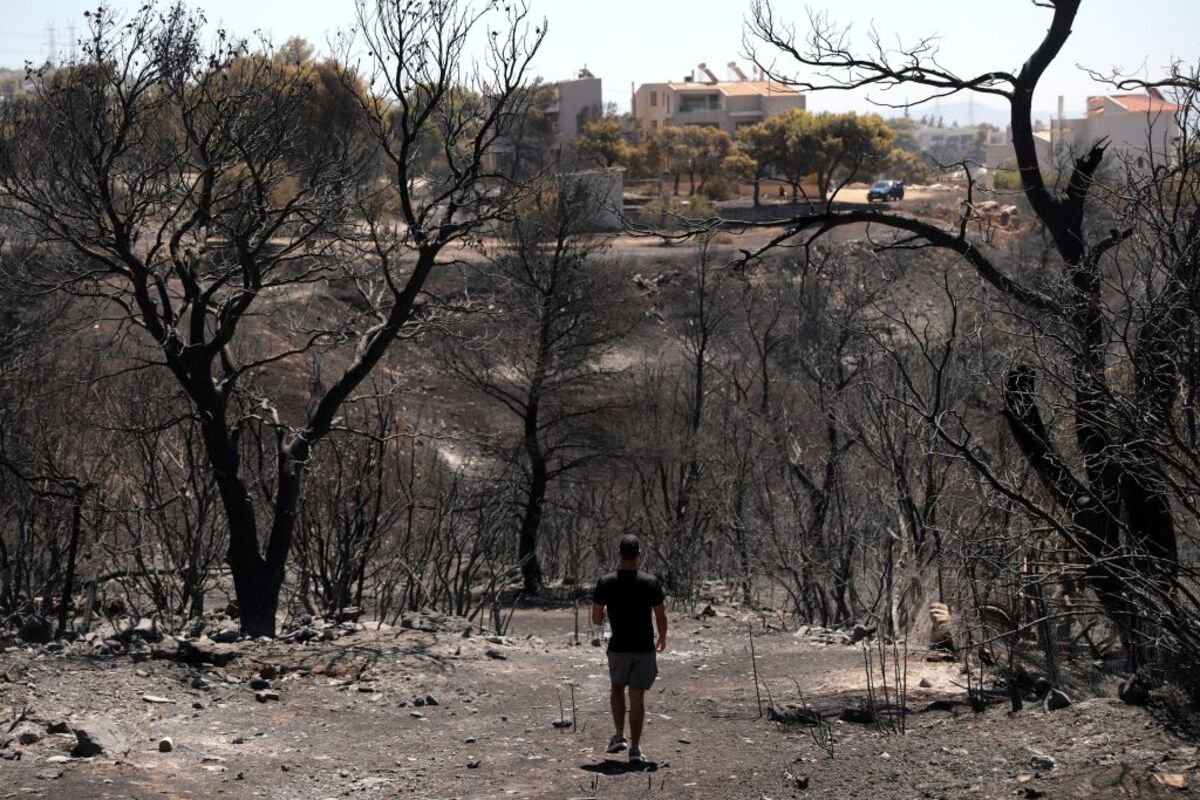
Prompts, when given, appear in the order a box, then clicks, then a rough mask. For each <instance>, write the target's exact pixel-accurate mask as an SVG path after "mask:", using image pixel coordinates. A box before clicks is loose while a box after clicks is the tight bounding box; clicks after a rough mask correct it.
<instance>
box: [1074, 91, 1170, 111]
mask: <svg viewBox="0 0 1200 800" xmlns="http://www.w3.org/2000/svg"><path fill="white" fill-rule="evenodd" d="M1089 99H1090V98H1089ZM1108 99H1109V100H1112V101H1113V102H1114V103H1116V104H1117V105H1119V106H1120V107H1121V108H1123V109H1125V110H1126V111H1130V112H1133V113H1135V114H1158V113H1168V114H1169V113H1173V112H1175V111H1178V110H1179V106H1177V105H1175V104H1174V103H1172V102H1170V101H1168V100H1165V99H1163V98H1162V97H1154V96H1153V95H1149V94H1112V95H1109V96H1108ZM1088 105H1089V106H1090V105H1091V103H1089V104H1088ZM1090 110H1091V109H1090V108H1089V111H1090ZM1096 110H1097V111H1099V110H1101V108H1097V109H1096Z"/></svg>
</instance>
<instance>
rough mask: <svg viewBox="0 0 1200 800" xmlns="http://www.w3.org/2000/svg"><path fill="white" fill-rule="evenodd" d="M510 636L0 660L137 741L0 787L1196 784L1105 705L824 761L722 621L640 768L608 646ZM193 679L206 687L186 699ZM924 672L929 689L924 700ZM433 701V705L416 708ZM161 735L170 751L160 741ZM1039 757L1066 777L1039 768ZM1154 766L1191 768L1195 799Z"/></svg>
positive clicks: (613, 794)
mask: <svg viewBox="0 0 1200 800" xmlns="http://www.w3.org/2000/svg"><path fill="white" fill-rule="evenodd" d="M514 628H515V636H514V637H513V638H512V639H510V640H508V641H506V642H502V643H493V642H488V641H486V640H483V639H480V638H478V637H472V638H469V639H463V638H461V637H459V636H457V635H447V634H442V635H441V636H440V638H439V637H438V636H435V635H433V634H430V633H421V632H416V631H411V630H403V631H400V630H395V631H390V630H385V631H380V632H371V631H366V632H361V633H356V634H354V635H348V636H344V637H342V638H340V639H338V640H337V641H335V642H327V643H322V644H319V645H318V644H312V645H306V646H303V647H301V646H296V645H283V644H270V645H266V644H262V645H259V644H253V645H250V646H248V647H247V651H248V652H247V654H246V655H245V656H243V657H242V658H239V659H238V660H236V661H234V662H232V663H231V664H230V665H228V666H227V667H225V668H224V669H213V668H194V667H189V666H186V665H181V664H177V663H174V662H168V661H147V662H144V663H132V662H131V661H130V659H129V658H128V657H117V658H114V659H111V660H93V659H83V658H80V657H77V656H73V657H63V656H58V655H53V654H49V655H47V654H34V653H31V652H28V651H25V650H15V649H13V650H9V651H7V652H5V653H4V655H3V659H4V661H3V662H2V663H0V673H2V674H4V675H6V676H7V677H8V679H9V681H8V682H2V683H0V708H6V709H7V710H8V711H9V712H10V713H9V714H8V718H9V719H12V718H13V714H14V713H15V711H19V709H20V708H23V707H25V706H29V707H30V708H31V713H32V714H33V715H34V716H38V717H42V718H46V719H52V718H55V717H68V718H70V719H71V720H73V721H79V720H82V719H86V718H88V717H93V716H101V715H102V716H105V717H107V718H109V719H111V720H112V721H114V722H115V723H116V724H117V725H118V727H119V728H120V729H121V731H122V732H123V733H124V734H125V736H126V737H127V740H128V744H129V747H130V750H129V753H128V755H127V756H126V757H124V758H122V759H120V760H118V761H114V760H113V759H112V758H111V757H106V756H100V757H97V758H94V759H86V760H82V759H68V760H65V761H64V760H63V758H62V756H63V754H64V752H65V749H67V748H69V747H70V744H71V742H73V741H74V739H73V737H72V736H69V735H60V736H53V735H51V736H48V737H47V738H46V739H45V740H43V741H41V742H38V743H36V744H33V745H30V746H27V747H24V748H19V749H21V750H22V751H23V752H22V758H21V759H20V760H19V761H11V760H8V761H0V797H25V796H42V797H53V798H75V797H78V798H151V797H155V798H158V797H169V798H200V797H209V798H211V797H215V796H222V797H236V798H242V797H264V798H289V799H291V798H294V799H296V800H306V799H307V798H333V797H361V798H392V797H414V798H452V797H457V798H510V797H555V798H572V797H574V798H626V797H638V798H646V797H660V798H704V800H717V798H739V799H740V798H754V799H755V800H757V799H758V798H762V797H767V798H776V799H777V798H782V797H822V798H826V797H828V798H882V799H884V800H887V799H888V798H914V797H915V798H920V797H928V798H939V797H945V798H957V797H985V798H992V797H994V798H1012V797H1049V798H1076V797H1077V798H1091V797H1160V796H1161V797H1182V796H1188V793H1189V792H1192V793H1195V789H1194V788H1192V787H1194V786H1195V785H1196V784H1198V783H1200V774H1198V773H1197V771H1196V770H1197V766H1196V761H1197V755H1196V748H1195V747H1194V746H1192V745H1190V744H1188V743H1186V742H1181V741H1179V740H1177V739H1174V738H1172V737H1170V736H1169V735H1167V734H1166V733H1164V732H1163V731H1162V730H1161V728H1160V726H1159V725H1158V724H1157V723H1156V722H1155V721H1154V719H1153V718H1152V717H1151V716H1150V715H1149V714H1148V713H1147V712H1145V711H1142V710H1138V709H1133V708H1129V707H1126V706H1123V705H1120V704H1119V703H1117V702H1116V701H1110V700H1107V699H1093V700H1086V701H1082V702H1077V703H1076V704H1075V705H1073V706H1071V707H1069V708H1067V709H1064V710H1061V711H1057V712H1053V713H1047V712H1043V711H1041V710H1040V709H1038V710H1034V711H1030V712H1026V713H1023V714H1021V715H1018V716H1016V717H1011V718H1010V717H1007V716H1006V715H1005V714H1004V713H1003V710H1002V708H1000V707H995V708H992V709H991V710H990V711H989V712H988V713H986V714H983V715H978V716H977V715H975V714H973V713H972V712H970V711H969V710H966V709H965V708H964V707H962V706H956V707H955V708H954V709H953V710H951V711H930V712H926V713H920V714H913V715H911V716H910V718H909V731H908V733H907V735H904V736H895V735H892V736H884V735H882V734H881V733H879V732H878V731H877V730H876V729H875V728H874V727H873V726H865V725H857V724H851V723H836V724H834V725H833V728H832V731H833V734H834V744H833V756H832V757H830V756H829V755H828V754H827V753H826V752H825V751H824V750H823V749H822V748H821V747H819V746H818V745H817V743H816V742H815V741H814V738H813V736H812V735H811V733H810V729H809V728H806V727H797V728H793V729H784V728H782V727H781V726H779V725H777V724H774V723H769V722H766V721H765V720H761V719H759V718H758V710H757V705H756V701H755V695H754V688H753V682H752V680H751V679H750V677H749V671H750V659H749V653H748V650H747V644H748V642H747V638H746V635H745V627H744V625H743V624H742V623H741V621H739V620H736V619H733V618H727V617H723V618H720V619H716V620H709V619H702V620H698V619H694V618H683V619H679V618H677V619H676V622H675V626H674V629H673V631H674V635H673V641H672V647H671V650H670V652H669V653H667V654H666V655H665V656H664V657H663V658H662V662H661V670H660V672H661V678H660V680H659V682H658V683H657V684H656V686H655V688H654V689H653V690H652V692H651V694H650V695H649V696H648V711H649V714H648V719H647V726H646V733H645V737H644V746H645V749H646V751H647V755H648V756H649V758H650V759H651V761H652V763H651V764H650V765H649V767H648V768H647V769H645V770H641V771H631V770H629V769H627V766H626V764H625V762H624V760H623V759H620V758H617V757H607V758H606V757H605V756H604V754H603V746H604V744H605V742H606V740H607V738H608V736H609V735H610V733H611V730H610V722H609V718H608V710H607V687H606V678H605V676H606V669H605V664H604V654H603V652H602V651H601V649H600V648H596V647H591V646H589V645H587V644H585V645H583V646H579V647H573V646H571V645H570V644H569V635H570V631H571V617H570V613H569V612H564V611H529V612H523V613H520V614H518V617H517V619H516V622H515V625H514ZM527 637H528V638H527ZM822 639H832V640H833V641H834V642H835V643H833V644H826V643H824V642H823V641H822ZM755 645H756V650H757V652H758V655H759V670H760V672H761V674H762V675H763V677H764V680H765V682H766V684H767V685H768V686H769V687H770V689H771V691H772V692H773V693H774V694H775V695H776V697H777V699H781V700H787V701H792V700H794V699H795V697H796V689H795V686H796V684H798V685H799V686H801V687H803V691H804V693H805V695H806V697H807V698H808V699H809V700H810V701H811V702H812V703H813V704H814V705H816V706H818V707H822V708H825V707H840V706H842V705H853V704H855V702H856V701H857V700H858V699H859V698H861V697H863V696H865V693H864V692H863V691H862V690H861V687H862V686H863V683H864V679H863V667H862V654H861V650H860V649H858V648H857V647H853V646H848V645H845V644H842V643H840V637H837V636H834V637H829V636H827V635H813V634H806V635H797V634H794V633H792V632H783V631H778V632H772V633H768V634H765V635H762V636H759V637H757V638H756V642H755ZM489 651H490V652H491V653H492V656H489V655H488V653H489ZM494 656H501V658H497V657H494ZM264 666H267V667H274V668H276V669H280V668H282V669H284V670H285V672H284V674H283V676H282V677H275V678H273V679H272V681H271V683H272V684H273V688H275V689H277V690H278V691H279V694H280V698H281V699H280V700H279V701H278V702H275V701H269V702H266V703H260V702H256V700H255V697H254V692H253V691H251V690H250V689H249V688H248V686H247V682H248V680H249V679H250V678H251V677H255V676H256V675H257V674H258V672H259V670H260V668H261V667H264ZM196 677H200V679H201V681H203V682H204V683H205V684H207V688H198V689H197V688H192V687H193V680H194V679H195V678H196ZM922 678H925V679H927V680H928V682H929V683H930V684H931V686H930V687H929V688H917V687H918V682H919V681H920V680H921V679H922ZM793 679H794V681H795V683H793ZM908 680H909V686H910V687H911V688H910V696H909V707H910V708H913V709H920V708H922V707H923V706H925V705H927V704H928V702H929V701H931V700H933V699H936V698H943V699H959V700H961V698H962V694H963V692H962V690H961V689H960V688H959V687H957V686H956V685H955V684H956V682H957V681H958V680H959V675H958V668H957V665H955V664H953V663H951V664H946V663H931V662H927V661H925V660H923V658H922V657H921V655H920V654H913V657H912V658H911V659H910V662H909V673H908ZM235 681H236V682H235ZM572 683H573V684H575V685H576V687H577V688H576V696H575V699H576V703H577V721H578V725H577V728H576V729H575V730H570V729H567V730H560V729H556V728H555V727H553V725H552V723H553V721H554V720H555V719H557V718H558V716H559V708H558V698H559V693H560V691H561V693H562V695H561V696H562V698H563V702H564V703H565V704H567V705H568V707H569V703H570V689H569V687H570V685H571V684H572ZM147 695H149V696H151V697H155V698H156V699H162V700H169V701H171V702H168V703H161V702H149V701H147V700H144V699H143V697H144V696H147ZM427 696H432V697H433V698H434V699H435V700H436V701H437V705H428V704H423V705H420V706H417V705H415V702H416V700H417V699H418V698H420V700H421V701H422V702H423V701H424V700H425V698H426V697H427ZM193 703H196V704H199V705H200V706H201V708H193ZM568 714H569V711H568ZM164 736H169V737H171V739H172V740H173V744H174V747H173V750H172V751H171V752H169V753H162V752H159V751H158V742H159V740H160V739H161V738H162V737H164ZM1034 754H1043V755H1048V756H1051V757H1052V758H1053V759H1054V761H1055V766H1054V767H1053V768H1050V769H1046V768H1043V769H1040V770H1038V769H1034V768H1033V767H1031V762H1030V759H1031V758H1032V756H1033V755H1034ZM55 756H57V758H55ZM1154 771H1157V772H1160V773H1162V774H1170V775H1182V776H1183V779H1184V780H1185V781H1186V783H1187V784H1188V788H1185V789H1174V788H1171V787H1170V786H1168V785H1164V783H1162V780H1163V779H1162V778H1155V777H1154V776H1153V774H1152V772H1154ZM797 778H799V779H800V782H802V781H803V779H805V778H807V781H808V788H807V789H801V788H800V782H798V781H797ZM1169 780H1170V781H1174V782H1177V781H1178V779H1177V778H1171V779H1169Z"/></svg>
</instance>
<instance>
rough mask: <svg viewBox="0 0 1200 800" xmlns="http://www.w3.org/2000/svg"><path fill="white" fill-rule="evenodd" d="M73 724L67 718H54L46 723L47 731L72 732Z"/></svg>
mask: <svg viewBox="0 0 1200 800" xmlns="http://www.w3.org/2000/svg"><path fill="white" fill-rule="evenodd" d="M70 732H71V726H70V725H69V724H68V723H67V721H66V720H65V719H52V720H50V721H49V722H47V723H46V733H70Z"/></svg>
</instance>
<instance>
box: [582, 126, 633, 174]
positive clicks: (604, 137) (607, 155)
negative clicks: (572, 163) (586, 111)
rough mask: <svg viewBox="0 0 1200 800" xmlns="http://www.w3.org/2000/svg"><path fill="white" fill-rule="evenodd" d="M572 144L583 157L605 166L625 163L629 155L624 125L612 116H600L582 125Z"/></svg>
mask: <svg viewBox="0 0 1200 800" xmlns="http://www.w3.org/2000/svg"><path fill="white" fill-rule="evenodd" d="M572 146H573V147H574V148H575V150H576V151H577V152H578V153H579V155H580V156H582V157H583V158H585V159H587V160H588V161H593V162H595V163H597V164H600V165H602V166H605V167H613V166H616V165H617V164H626V163H627V162H628V160H629V156H630V147H629V143H628V142H627V141H625V129H624V126H623V125H622V124H621V120H620V119H619V118H617V117H613V116H608V117H601V118H600V119H596V120H592V121H591V122H589V123H587V124H586V125H584V126H583V129H582V130H581V131H580V133H579V135H578V136H576V137H575V141H574V142H573V143H572Z"/></svg>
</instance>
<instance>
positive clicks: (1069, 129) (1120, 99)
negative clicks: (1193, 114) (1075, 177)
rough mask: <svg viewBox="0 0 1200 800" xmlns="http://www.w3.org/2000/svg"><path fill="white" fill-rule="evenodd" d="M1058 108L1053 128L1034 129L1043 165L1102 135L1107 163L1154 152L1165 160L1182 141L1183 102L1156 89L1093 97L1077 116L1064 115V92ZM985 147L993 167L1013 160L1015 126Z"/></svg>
mask: <svg viewBox="0 0 1200 800" xmlns="http://www.w3.org/2000/svg"><path fill="white" fill-rule="evenodd" d="M1058 108H1059V111H1058V118H1057V119H1054V120H1051V123H1050V127H1049V128H1046V129H1043V130H1038V131H1034V143H1035V145H1036V146H1037V153H1038V161H1039V163H1040V164H1041V166H1042V168H1043V169H1048V170H1057V169H1061V168H1064V167H1066V166H1068V164H1069V162H1070V160H1071V159H1073V158H1077V157H1079V156H1081V155H1084V154H1086V153H1087V152H1088V150H1090V149H1091V147H1092V146H1093V145H1095V144H1096V143H1097V142H1099V141H1101V140H1107V143H1108V150H1107V153H1106V156H1105V164H1107V165H1110V166H1111V165H1114V164H1116V163H1118V162H1120V161H1125V160H1127V161H1128V162H1129V163H1131V164H1133V165H1134V166H1140V165H1145V164H1146V162H1147V158H1148V157H1150V156H1153V160H1154V161H1155V162H1158V163H1161V162H1164V161H1168V160H1170V159H1171V158H1172V156H1173V152H1174V149H1175V146H1176V143H1177V142H1178V140H1179V122H1178V120H1177V119H1176V118H1175V114H1176V112H1177V111H1178V110H1179V106H1177V105H1176V104H1175V103H1172V102H1171V101H1169V100H1167V99H1166V98H1165V97H1163V96H1162V94H1161V93H1160V92H1158V91H1157V90H1156V89H1151V90H1149V92H1147V93H1146V94H1116V95H1096V96H1092V97H1089V98H1088V99H1087V113H1086V114H1085V115H1084V116H1082V117H1078V118H1074V119H1069V118H1066V117H1064V116H1063V112H1062V98H1061V97H1060V98H1059V101H1058ZM986 151H987V152H986V156H985V161H986V164H987V166H988V167H989V168H991V169H995V168H996V167H998V166H1000V165H1001V164H1003V163H1005V162H1015V161H1016V153H1015V152H1014V150H1013V146H1012V129H1011V128H1010V129H1009V130H1007V131H1004V132H1003V133H997V134H995V135H994V136H993V137H992V140H991V141H989V142H988V145H987V148H986Z"/></svg>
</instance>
